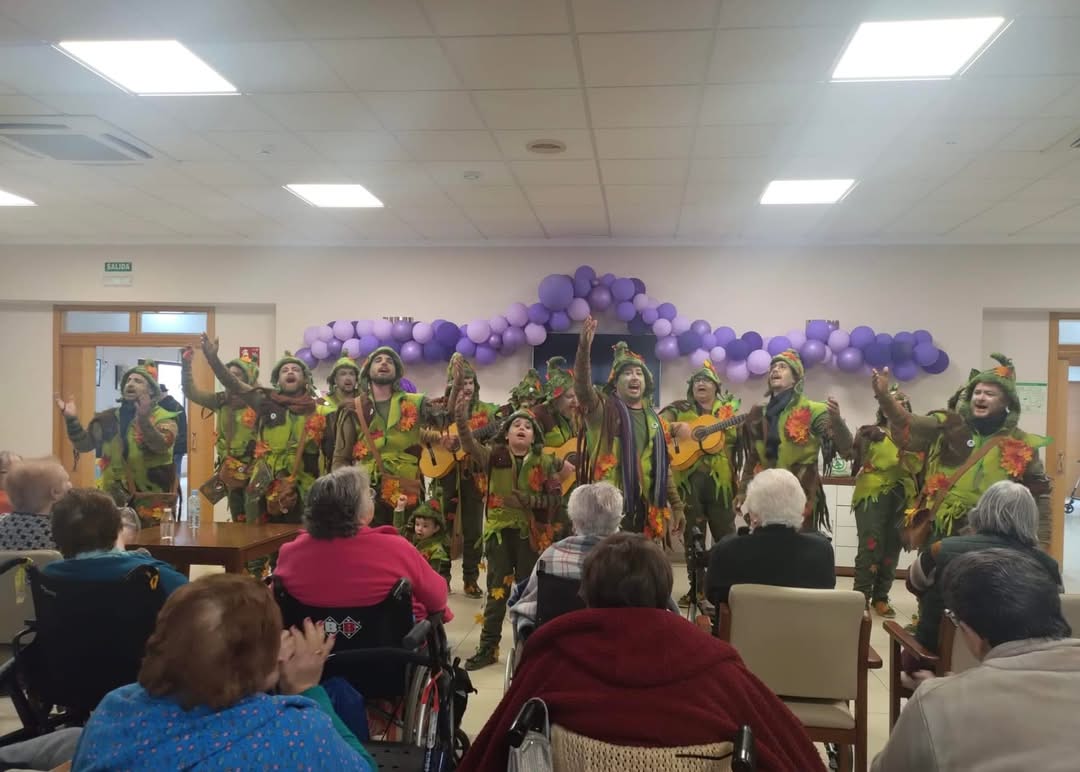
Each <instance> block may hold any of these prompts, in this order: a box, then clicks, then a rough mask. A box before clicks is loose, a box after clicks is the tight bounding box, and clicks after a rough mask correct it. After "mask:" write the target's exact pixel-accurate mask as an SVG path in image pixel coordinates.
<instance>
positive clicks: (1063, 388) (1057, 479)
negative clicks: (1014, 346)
mask: <svg viewBox="0 0 1080 772" xmlns="http://www.w3.org/2000/svg"><path fill="white" fill-rule="evenodd" d="M1077 319H1080V312H1075V311H1074V312H1062V311H1052V312H1051V313H1050V330H1049V342H1050V346H1049V352H1050V353H1049V357H1048V360H1047V363H1046V392H1047V393H1046V434H1047V436H1048V437H1049V438H1050V444H1049V445H1048V446H1047V448H1046V459H1045V460H1046V473H1047V476H1049V477H1050V478H1051V479H1052V480H1053V481H1054V491H1053V494H1052V495H1051V497H1050V507H1051V509H1050V512H1051V528H1052V531H1051V541H1050V554H1051V555H1052V556H1053V557H1054V559H1055V560H1057V561H1058V564H1059V565H1063V560H1064V554H1065V494H1066V492H1067V491H1068V490H1070V489H1071V487H1072V484H1073V482H1074V481H1075V479H1076V478H1075V476H1074V470H1071V469H1068V468H1067V466H1066V464H1065V461H1066V460H1067V459H1068V447H1069V440H1068V431H1069V415H1068V406H1069V365H1070V364H1072V365H1075V366H1080V345H1077V344H1062V343H1059V342H1058V341H1059V338H1060V331H1059V329H1058V328H1059V326H1060V325H1059V324H1058V323H1059V322H1061V321H1066V320H1068V321H1074V320H1077Z"/></svg>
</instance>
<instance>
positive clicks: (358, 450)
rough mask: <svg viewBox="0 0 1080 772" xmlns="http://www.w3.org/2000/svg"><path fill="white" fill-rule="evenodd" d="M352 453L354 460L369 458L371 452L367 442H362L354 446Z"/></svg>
mask: <svg viewBox="0 0 1080 772" xmlns="http://www.w3.org/2000/svg"><path fill="white" fill-rule="evenodd" d="M352 453H353V458H367V457H368V455H369V454H370V453H371V450H369V449H368V444H367V443H366V442H364V441H363V440H360V441H359V442H358V443H356V444H355V445H353V449H352Z"/></svg>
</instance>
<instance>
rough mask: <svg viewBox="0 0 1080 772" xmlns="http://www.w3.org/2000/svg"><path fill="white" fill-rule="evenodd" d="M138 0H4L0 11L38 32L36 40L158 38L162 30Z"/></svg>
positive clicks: (21, 24)
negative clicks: (72, 1) (120, 35)
mask: <svg viewBox="0 0 1080 772" xmlns="http://www.w3.org/2000/svg"><path fill="white" fill-rule="evenodd" d="M145 10H146V9H145V8H144V7H143V6H142V4H141V3H140V1H139V0H80V2H78V3H71V2H66V0H5V1H4V2H3V4H0V13H2V14H3V15H5V16H7V17H9V18H10V19H12V20H14V21H15V22H16V23H17V24H19V25H20V26H22V27H24V28H25V29H27V30H30V31H32V32H34V33H36V34H37V36H38V39H39V40H112V39H114V38H115V37H116V35H117V31H118V30H122V31H123V33H124V34H123V35H122V37H123V38H129V39H130V38H133V39H140V38H143V39H145V38H157V37H162V36H163V33H164V32H165V30H164V29H163V28H162V27H161V26H160V24H159V22H158V21H157V20H156V19H153V18H152V17H149V16H147V14H146V13H145Z"/></svg>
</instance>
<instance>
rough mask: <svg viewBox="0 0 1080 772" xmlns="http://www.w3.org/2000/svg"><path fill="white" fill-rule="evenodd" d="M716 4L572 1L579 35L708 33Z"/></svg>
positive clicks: (696, 0) (711, 0)
mask: <svg viewBox="0 0 1080 772" xmlns="http://www.w3.org/2000/svg"><path fill="white" fill-rule="evenodd" d="M719 4H720V3H719V2H718V0H573V6H574V20H575V22H576V26H577V31H578V32H634V31H639V30H669V29H710V28H711V27H712V26H713V23H714V21H715V19H716V8H717V5H719Z"/></svg>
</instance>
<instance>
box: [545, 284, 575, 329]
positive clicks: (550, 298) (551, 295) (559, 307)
mask: <svg viewBox="0 0 1080 772" xmlns="http://www.w3.org/2000/svg"><path fill="white" fill-rule="evenodd" d="M538 294H539V296H540V302H541V303H543V304H544V306H545V307H546V308H547V309H549V310H551V311H564V310H565V309H566V307H567V306H568V305H570V301H571V300H573V299H574V280H573V279H571V278H570V277H569V276H566V275H564V274H559V273H553V274H550V275H549V276H545V277H544V278H543V280H541V282H540V287H539V290H538ZM544 321H545V322H546V321H547V320H546V319H545V320H544ZM543 323H544V322H539V324H543Z"/></svg>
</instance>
